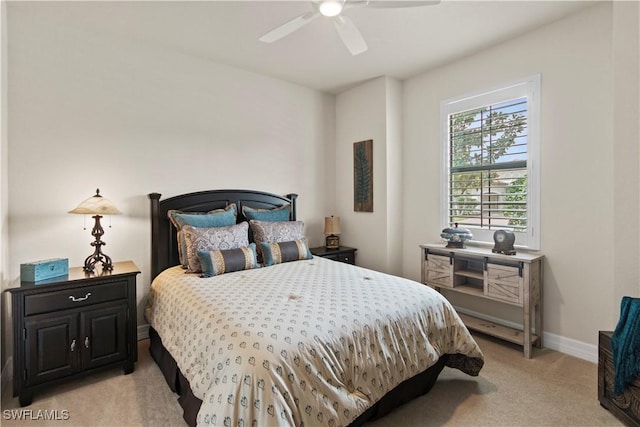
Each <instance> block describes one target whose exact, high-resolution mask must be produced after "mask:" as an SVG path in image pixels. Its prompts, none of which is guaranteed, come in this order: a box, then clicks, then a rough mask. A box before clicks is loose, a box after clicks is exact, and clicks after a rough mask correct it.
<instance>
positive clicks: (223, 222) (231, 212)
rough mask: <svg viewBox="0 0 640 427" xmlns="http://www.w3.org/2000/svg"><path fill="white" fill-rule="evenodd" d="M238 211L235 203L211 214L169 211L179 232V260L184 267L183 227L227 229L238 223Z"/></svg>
mask: <svg viewBox="0 0 640 427" xmlns="http://www.w3.org/2000/svg"><path fill="white" fill-rule="evenodd" d="M237 214H238V211H237V208H236V205H235V203H232V204H230V205H228V206H227V207H226V208H224V209H215V210H212V211H209V212H182V211H179V210H175V209H170V210H169V211H167V216H168V217H169V221H171V223H172V224H173V226H174V227H175V228H176V230H177V231H178V234H177V240H178V258H179V260H180V264H182V267H184V268H187V267H188V265H187V259H186V257H185V256H184V253H185V250H186V248H185V241H184V237H183V236H182V227H184V226H185V225H191V226H193V227H207V228H210V227H227V226H230V225H234V224H235V223H236V217H237Z"/></svg>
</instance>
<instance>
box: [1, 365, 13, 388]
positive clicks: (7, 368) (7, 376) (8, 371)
mask: <svg viewBox="0 0 640 427" xmlns="http://www.w3.org/2000/svg"><path fill="white" fill-rule="evenodd" d="M12 368H13V357H12V356H9V357H8V358H7V362H6V363H5V364H4V367H3V368H2V385H1V386H0V387H1V388H0V394H1V395H2V396H4V392H5V391H6V390H7V388H8V387H9V381H10V380H11V379H12V378H13V375H12V374H13V372H12V371H13V369H12Z"/></svg>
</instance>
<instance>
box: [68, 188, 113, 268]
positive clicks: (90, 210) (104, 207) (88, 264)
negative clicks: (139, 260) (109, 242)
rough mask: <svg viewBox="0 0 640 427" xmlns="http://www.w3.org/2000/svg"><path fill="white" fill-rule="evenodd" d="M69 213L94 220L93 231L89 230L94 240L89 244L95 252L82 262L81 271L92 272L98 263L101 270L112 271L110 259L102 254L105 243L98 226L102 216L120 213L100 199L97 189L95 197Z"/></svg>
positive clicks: (109, 203) (109, 202)
mask: <svg viewBox="0 0 640 427" xmlns="http://www.w3.org/2000/svg"><path fill="white" fill-rule="evenodd" d="M69 213H72V214H84V215H92V216H93V219H95V220H96V222H95V224H94V226H93V230H91V235H92V236H93V237H94V238H95V239H96V240H95V241H93V242H91V246H93V247H94V248H95V250H94V251H93V254H91V255H89V256H88V257H87V258H86V259H85V260H84V267H82V268H83V270H84V271H86V272H92V271H93V269H94V267H95V265H96V264H97V263H98V262H100V263H102V269H103V270H107V271H111V270H113V263H112V262H111V258H110V257H109V256H107V255H105V254H103V253H102V246H104V245H105V244H106V243H105V242H103V241H102V240H101V237H102V235H103V234H104V229H103V228H102V225H100V218H102V216H103V215H120V214H121V213H122V212H120V211H119V210H118V208H116V206H115V205H114V204H113V202H112V201H111V200H109V199H105V198H104V197H102V196H101V195H100V190H99V189H97V190H96V194H95V196H92V197H89V198H88V199H87V200H85V201H83V202H82V203H80V204H79V205H78V207H76V208H75V209H73V210H71V211H69Z"/></svg>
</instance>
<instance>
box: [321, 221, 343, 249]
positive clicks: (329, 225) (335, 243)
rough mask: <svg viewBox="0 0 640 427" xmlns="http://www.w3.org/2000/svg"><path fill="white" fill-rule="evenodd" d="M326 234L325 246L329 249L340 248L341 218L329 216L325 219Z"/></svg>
mask: <svg viewBox="0 0 640 427" xmlns="http://www.w3.org/2000/svg"><path fill="white" fill-rule="evenodd" d="M324 234H325V235H326V236H327V238H326V243H325V246H326V247H327V249H338V248H339V247H340V237H339V236H338V235H339V234H340V217H339V216H333V215H331V216H328V217H325V218H324Z"/></svg>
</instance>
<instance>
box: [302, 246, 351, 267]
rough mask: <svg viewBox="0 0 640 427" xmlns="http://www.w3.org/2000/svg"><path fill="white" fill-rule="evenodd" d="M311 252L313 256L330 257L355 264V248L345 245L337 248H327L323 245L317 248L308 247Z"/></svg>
mask: <svg viewBox="0 0 640 427" xmlns="http://www.w3.org/2000/svg"><path fill="white" fill-rule="evenodd" d="M309 250H310V251H311V253H312V254H313V255H315V256H319V257H322V258H326V259H330V260H333V261H338V262H344V263H346V264H352V265H355V263H356V251H357V249H356V248H350V247H347V246H340V247H339V248H337V249H329V248H327V247H325V246H320V247H317V248H310V249H309Z"/></svg>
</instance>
